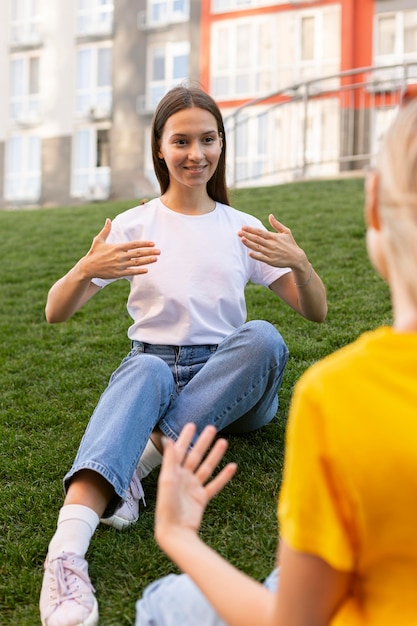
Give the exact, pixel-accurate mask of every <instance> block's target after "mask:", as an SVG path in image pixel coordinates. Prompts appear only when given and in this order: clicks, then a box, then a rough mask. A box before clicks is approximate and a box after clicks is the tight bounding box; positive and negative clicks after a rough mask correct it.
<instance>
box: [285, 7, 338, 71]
mask: <svg viewBox="0 0 417 626" xmlns="http://www.w3.org/2000/svg"><path fill="white" fill-rule="evenodd" d="M328 15H329V14H328V13H326V7H321V8H317V9H305V10H299V11H296V12H294V19H295V29H294V30H295V46H294V49H295V66H294V74H293V81H294V82H298V81H304V80H308V79H310V78H311V79H312V78H318V77H320V76H326V75H327V74H328V73H329V71H328V67H335V72H336V68H337V71H339V69H340V68H339V67H338V63H339V59H340V52H339V55H338V56H337V57H327V55H326V45H325V44H324V42H325V41H326V33H325V19H326V17H327V16H328ZM304 19H313V20H314V44H313V58H311V59H303V54H302V51H303V31H302V24H303V20H304Z"/></svg>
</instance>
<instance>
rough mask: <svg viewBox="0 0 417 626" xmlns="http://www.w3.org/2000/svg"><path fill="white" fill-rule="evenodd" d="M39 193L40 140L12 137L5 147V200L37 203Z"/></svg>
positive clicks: (37, 138)
mask: <svg viewBox="0 0 417 626" xmlns="http://www.w3.org/2000/svg"><path fill="white" fill-rule="evenodd" d="M40 192H41V140H40V138H39V137H36V136H34V135H27V134H22V135H13V136H12V137H10V139H9V141H8V142H7V146H6V175H5V193H4V197H5V199H6V200H10V201H15V202H19V201H20V202H21V201H23V202H37V201H38V200H39V198H40Z"/></svg>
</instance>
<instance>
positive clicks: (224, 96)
mask: <svg viewBox="0 0 417 626" xmlns="http://www.w3.org/2000/svg"><path fill="white" fill-rule="evenodd" d="M275 19H276V15H274V16H272V15H259V16H254V17H252V18H251V19H248V18H246V17H245V18H239V19H236V20H224V21H221V22H218V23H216V24H214V25H213V30H212V41H213V45H212V46H211V68H212V70H211V77H210V80H211V93H212V94H213V96H214V97H215V98H217V99H221V100H236V99H244V98H250V97H253V96H254V94H256V95H260V94H265V95H266V94H267V93H269V92H272V91H274V90H276V89H277V84H278V82H277V79H278V77H277V70H276V68H277V59H278V49H277V41H276V38H274V37H273V36H272V32H273V29H274V20H275ZM268 27H270V28H271V41H270V45H271V47H270V51H269V57H270V58H269V61H268V60H267V61H264V62H263V61H262V60H261V59H262V56H263V51H264V48H263V47H262V45H261V42H260V38H262V29H264V28H268ZM244 28H248V29H249V30H250V33H249V36H248V42H247V47H245V54H247V58H248V60H249V61H248V63H245V64H244V66H243V65H242V63H241V62H240V61H239V58H240V47H239V30H240V29H244ZM239 81H240V85H239ZM244 81H246V82H247V88H246V89H244V88H243V83H244ZM222 82H223V85H225V87H222V86H221V84H222ZM262 84H265V85H267V86H266V87H264V88H262Z"/></svg>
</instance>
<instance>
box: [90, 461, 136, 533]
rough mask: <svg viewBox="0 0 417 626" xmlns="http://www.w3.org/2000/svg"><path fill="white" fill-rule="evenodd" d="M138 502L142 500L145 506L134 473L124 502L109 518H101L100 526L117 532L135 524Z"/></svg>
mask: <svg viewBox="0 0 417 626" xmlns="http://www.w3.org/2000/svg"><path fill="white" fill-rule="evenodd" d="M140 500H142V502H143V504H144V506H146V502H145V493H144V491H143V487H142V485H141V482H140V480H139V478H138V476H137V474H136V472H135V473H134V474H133V478H132V482H131V483H130V485H129V489H128V490H127V496H126V500H125V501H124V502H122V504H121V505H120V506H118V507H117V509H116V510H115V512H114V513H113V515H112V516H111V517H102V518H101V520H100V521H101V522H102V524H106V525H107V526H113V528H116V529H117V530H125V529H126V528H129V526H132V525H133V524H136V522H137V521H138V519H139V502H140Z"/></svg>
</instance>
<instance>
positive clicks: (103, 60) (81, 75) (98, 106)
mask: <svg viewBox="0 0 417 626" xmlns="http://www.w3.org/2000/svg"><path fill="white" fill-rule="evenodd" d="M111 106H112V48H111V46H110V45H109V44H103V45H96V46H86V47H82V48H79V50H78V59H77V114H78V115H89V114H92V113H93V111H94V112H95V116H97V117H106V116H108V115H110V111H111Z"/></svg>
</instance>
